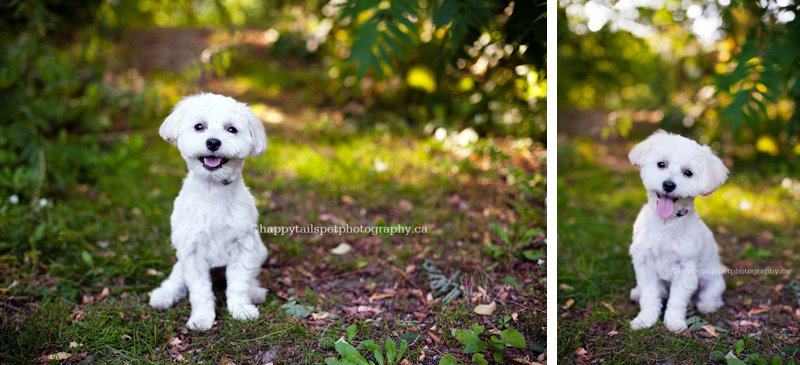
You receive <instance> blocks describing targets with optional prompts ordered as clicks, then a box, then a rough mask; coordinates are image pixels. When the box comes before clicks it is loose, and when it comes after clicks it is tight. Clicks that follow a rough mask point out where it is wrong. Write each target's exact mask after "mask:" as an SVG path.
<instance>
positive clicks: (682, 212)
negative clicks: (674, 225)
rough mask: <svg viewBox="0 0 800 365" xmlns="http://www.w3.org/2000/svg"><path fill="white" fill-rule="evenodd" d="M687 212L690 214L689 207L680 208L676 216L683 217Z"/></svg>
mask: <svg viewBox="0 0 800 365" xmlns="http://www.w3.org/2000/svg"><path fill="white" fill-rule="evenodd" d="M687 214H689V209H686V208H683V209H681V210H679V211H678V212H677V213H675V216H676V217H683V216H685V215H687Z"/></svg>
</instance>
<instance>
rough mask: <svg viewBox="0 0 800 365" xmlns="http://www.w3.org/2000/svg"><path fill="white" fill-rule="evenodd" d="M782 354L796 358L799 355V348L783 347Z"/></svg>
mask: <svg viewBox="0 0 800 365" xmlns="http://www.w3.org/2000/svg"><path fill="white" fill-rule="evenodd" d="M781 352H783V353H784V354H788V355H792V356H794V355H796V354H797V352H798V349H797V347H794V346H784V347H781Z"/></svg>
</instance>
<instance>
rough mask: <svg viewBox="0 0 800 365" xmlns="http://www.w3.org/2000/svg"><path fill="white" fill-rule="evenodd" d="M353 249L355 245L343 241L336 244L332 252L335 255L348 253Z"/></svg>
mask: <svg viewBox="0 0 800 365" xmlns="http://www.w3.org/2000/svg"><path fill="white" fill-rule="evenodd" d="M352 249H353V246H350V245H349V244H348V243H347V242H342V243H340V244H339V246H336V247H335V248H334V249H332V250H331V253H332V254H334V255H339V256H341V255H346V254H347V253H348V252H350V250H352Z"/></svg>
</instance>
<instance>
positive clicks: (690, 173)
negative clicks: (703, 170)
mask: <svg viewBox="0 0 800 365" xmlns="http://www.w3.org/2000/svg"><path fill="white" fill-rule="evenodd" d="M683 176H686V177H692V176H694V173H693V172H692V170H686V171H684V172H683Z"/></svg>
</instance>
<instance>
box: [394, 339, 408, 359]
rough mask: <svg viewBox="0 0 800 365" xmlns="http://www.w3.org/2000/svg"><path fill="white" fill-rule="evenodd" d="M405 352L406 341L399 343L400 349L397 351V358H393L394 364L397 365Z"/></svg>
mask: <svg viewBox="0 0 800 365" xmlns="http://www.w3.org/2000/svg"><path fill="white" fill-rule="evenodd" d="M406 350H408V341H406V340H403V341H400V349H399V350H397V356H396V357H395V360H396V363H399V362H400V360H403V355H405V354H406Z"/></svg>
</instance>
